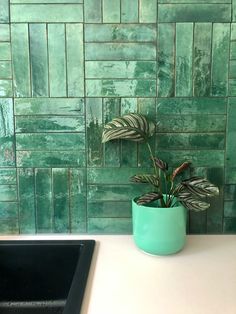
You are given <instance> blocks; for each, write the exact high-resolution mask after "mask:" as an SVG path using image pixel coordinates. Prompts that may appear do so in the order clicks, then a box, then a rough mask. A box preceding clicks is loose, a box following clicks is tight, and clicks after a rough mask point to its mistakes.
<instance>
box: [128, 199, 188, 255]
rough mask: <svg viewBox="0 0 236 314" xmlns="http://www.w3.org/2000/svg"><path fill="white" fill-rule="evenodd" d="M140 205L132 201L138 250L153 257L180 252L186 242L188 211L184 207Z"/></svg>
mask: <svg viewBox="0 0 236 314" xmlns="http://www.w3.org/2000/svg"><path fill="white" fill-rule="evenodd" d="M156 206H158V204H157V203H155V202H153V203H152V204H151V205H138V204H137V203H136V202H135V199H133V201H132V216H133V236H134V241H135V244H136V245H137V247H138V248H140V249H141V250H143V251H144V252H146V253H149V254H153V255H168V254H173V253H176V252H178V251H180V250H181V249H182V248H183V247H184V244H185V241H186V209H185V208H184V207H183V206H182V205H178V206H175V207H170V208H162V207H156Z"/></svg>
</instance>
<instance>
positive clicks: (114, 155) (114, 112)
mask: <svg viewBox="0 0 236 314" xmlns="http://www.w3.org/2000/svg"><path fill="white" fill-rule="evenodd" d="M119 114H120V99H119V98H104V99H103V121H104V123H108V122H109V121H111V120H112V119H113V118H115V117H117V116H119ZM103 158H104V166H106V167H109V166H111V167H119V166H120V145H119V144H118V143H117V142H114V141H113V142H107V143H105V144H104V157H103Z"/></svg>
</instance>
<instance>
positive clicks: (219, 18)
mask: <svg viewBox="0 0 236 314" xmlns="http://www.w3.org/2000/svg"><path fill="white" fill-rule="evenodd" d="M158 21H159V22H160V23H161V22H218V23H220V22H231V5H230V4H200V3H194V4H190V3H189V4H188V3H185V4H159V5H158Z"/></svg>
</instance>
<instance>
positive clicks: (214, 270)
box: [0, 235, 236, 314]
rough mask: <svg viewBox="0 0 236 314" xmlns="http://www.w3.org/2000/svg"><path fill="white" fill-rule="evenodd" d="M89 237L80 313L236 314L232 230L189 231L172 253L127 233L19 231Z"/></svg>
mask: <svg viewBox="0 0 236 314" xmlns="http://www.w3.org/2000/svg"><path fill="white" fill-rule="evenodd" d="M45 238H49V239H94V240H96V247H95V252H94V256H93V261H92V266H91V270H90V274H89V279H88V283H87V287H86V292H85V298H84V302H83V307H82V312H81V314H236V235H190V236H188V237H187V243H186V246H185V248H184V249H183V250H182V251H181V252H179V253H178V254H175V255H170V256H150V255H147V254H144V253H143V252H141V251H139V250H138V249H137V248H136V246H135V245H134V242H133V239H132V236H129V235H119V236H118V235H117V236H115V235H101V236H98V235H86V236H80V235H73V236H30V237H29V236H19V237H6V236H4V237H0V240H3V239H4V240H5V239H45Z"/></svg>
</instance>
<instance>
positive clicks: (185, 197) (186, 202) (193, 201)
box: [179, 193, 210, 211]
mask: <svg viewBox="0 0 236 314" xmlns="http://www.w3.org/2000/svg"><path fill="white" fill-rule="evenodd" d="M179 201H180V203H181V204H182V205H183V206H184V207H186V208H187V209H190V210H194V211H203V210H206V209H207V208H209V207H210V204H209V203H206V202H203V201H201V200H199V199H197V198H194V197H192V196H191V194H189V193H183V194H182V195H179Z"/></svg>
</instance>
